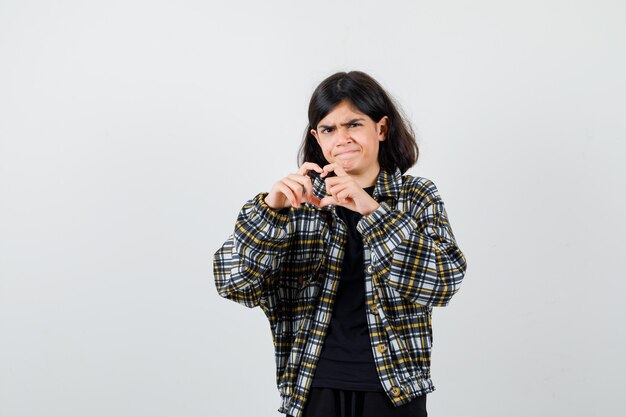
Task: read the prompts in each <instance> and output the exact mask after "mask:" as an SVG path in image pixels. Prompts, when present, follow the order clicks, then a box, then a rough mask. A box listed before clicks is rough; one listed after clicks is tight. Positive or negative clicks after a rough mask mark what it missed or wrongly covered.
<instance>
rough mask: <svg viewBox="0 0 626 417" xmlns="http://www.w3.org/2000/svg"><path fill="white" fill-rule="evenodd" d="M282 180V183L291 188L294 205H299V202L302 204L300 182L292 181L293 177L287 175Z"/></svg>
mask: <svg viewBox="0 0 626 417" xmlns="http://www.w3.org/2000/svg"><path fill="white" fill-rule="evenodd" d="M282 182H283V183H284V184H286V185H287V186H288V187H289V188H290V189H291V192H292V193H293V195H294V200H295V202H296V204H295V205H294V207H300V204H302V199H303V196H302V184H300V183H299V182H298V181H294V180H293V179H291V178H290V177H288V176H287V177H285V178H283V179H282Z"/></svg>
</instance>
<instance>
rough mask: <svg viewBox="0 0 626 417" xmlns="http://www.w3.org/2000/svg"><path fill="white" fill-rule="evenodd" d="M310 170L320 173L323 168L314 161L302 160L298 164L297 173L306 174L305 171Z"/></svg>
mask: <svg viewBox="0 0 626 417" xmlns="http://www.w3.org/2000/svg"><path fill="white" fill-rule="evenodd" d="M310 170H314V171H317V172H318V173H320V174H321V173H322V172H324V170H323V169H322V168H321V167H320V166H319V165H317V164H316V163H315V162H304V163H303V164H302V165H301V166H300V169H298V174H300V175H306V174H307V172H309V171H310Z"/></svg>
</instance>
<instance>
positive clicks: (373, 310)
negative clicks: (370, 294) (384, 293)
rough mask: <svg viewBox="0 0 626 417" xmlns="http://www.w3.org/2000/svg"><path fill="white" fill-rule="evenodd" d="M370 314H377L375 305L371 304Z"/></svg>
mask: <svg viewBox="0 0 626 417" xmlns="http://www.w3.org/2000/svg"><path fill="white" fill-rule="evenodd" d="M370 312H371V313H372V314H374V315H376V314H378V307H376V304H374V303H372V305H371V306H370Z"/></svg>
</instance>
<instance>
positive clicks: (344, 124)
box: [317, 118, 365, 129]
mask: <svg viewBox="0 0 626 417" xmlns="http://www.w3.org/2000/svg"><path fill="white" fill-rule="evenodd" d="M364 120H365V119H362V118H359V119H352V120H348V121H347V122H345V123H342V124H341V126H348V125H351V124H352V123H354V122H362V121H364ZM326 127H332V126H327V125H319V126H318V127H317V128H318V129H324V128H326Z"/></svg>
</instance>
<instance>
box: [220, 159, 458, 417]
mask: <svg viewBox="0 0 626 417" xmlns="http://www.w3.org/2000/svg"><path fill="white" fill-rule="evenodd" d="M313 190H314V194H315V195H316V196H317V197H319V198H323V197H324V196H326V195H329V194H328V193H327V192H326V186H325V183H324V179H323V178H320V177H317V178H315V179H314V181H313ZM267 194H268V193H267V192H262V193H259V194H257V195H256V196H255V197H253V198H252V199H250V200H249V201H247V202H246V203H245V205H244V206H243V207H242V209H241V211H240V213H239V215H238V217H237V221H236V224H235V229H234V232H233V233H232V234H231V235H230V236H229V237H228V239H227V240H226V242H225V243H224V244H223V245H222V246H221V248H219V249H218V250H217V251H216V252H215V255H214V262H213V273H214V277H215V285H216V287H217V291H218V293H219V295H220V296H222V297H224V298H227V299H230V300H232V301H235V302H237V303H240V304H242V305H245V306H247V307H256V306H260V308H261V309H262V310H263V312H264V313H265V315H266V316H267V318H268V320H269V323H270V327H271V331H272V336H273V339H274V347H275V352H276V382H277V385H278V390H279V392H280V395H281V402H282V404H281V406H280V408H279V409H278V411H279V412H281V413H287V414H290V415H292V416H294V417H300V415H301V413H302V410H303V408H304V404H305V401H306V398H307V394H308V392H309V389H310V385H311V382H312V379H313V375H314V372H315V366H316V364H317V361H318V358H319V354H320V352H321V349H322V344H323V342H324V337H325V334H326V329H327V327H328V323H329V322H330V318H331V314H332V308H333V300H334V299H335V294H336V292H337V287H338V283H339V279H340V276H341V267H342V259H343V254H344V245H345V242H346V240H347V238H346V226H345V224H344V223H343V221H341V220H340V219H338V217H337V215H336V213H335V206H328V207H323V208H319V207H316V206H314V205H312V204H309V203H304V204H302V205H301V207H300V208H294V207H289V208H285V209H282V210H273V209H271V208H270V207H269V206H267V204H265V202H264V201H263V199H264V198H265V196H266V195H267ZM372 197H373V198H374V199H375V200H376V201H378V203H379V204H380V207H379V208H378V210H376V211H375V212H373V213H371V214H369V215H368V216H363V217H362V218H361V219H360V220H359V222H358V224H357V230H358V231H359V232H360V233H361V235H362V237H363V247H364V259H365V264H364V265H363V267H364V269H365V291H366V306H367V321H368V326H369V332H370V338H371V342H372V352H373V354H374V361H375V364H376V369H377V371H378V375H379V377H380V382H381V384H382V386H383V388H384V389H385V391H386V393H387V395H388V396H389V398H390V399H391V401H392V402H393V404H394V405H396V406H398V405H402V404H405V403H408V402H409V401H411V399H412V398H414V397H416V396H417V395H422V394H426V393H429V392H432V391H434V390H435V387H434V385H433V382H432V380H431V377H430V358H431V348H432V341H433V337H432V327H431V313H432V308H433V307H443V306H446V305H447V304H448V303H449V302H450V299H451V298H452V296H453V295H454V294H455V293H456V292H457V291H458V290H459V287H460V285H461V282H462V280H463V277H464V275H465V270H466V268H467V263H466V260H465V256H464V255H463V253H462V252H461V250H460V249H459V248H458V246H457V244H456V241H455V237H454V235H453V233H452V229H451V227H450V222H449V220H448V216H447V213H446V210H445V207H444V203H443V200H442V199H441V196H440V195H439V192H438V190H437V188H436V186H435V184H434V183H433V182H432V181H431V180H429V179H426V178H423V177H415V176H411V175H408V174H407V175H402V174H401V172H400V170H399V169H396V171H395V172H393V173H391V172H388V171H386V170H384V169H381V171H380V173H379V175H378V178H377V180H376V184H375V187H374V192H373V195H372Z"/></svg>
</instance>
